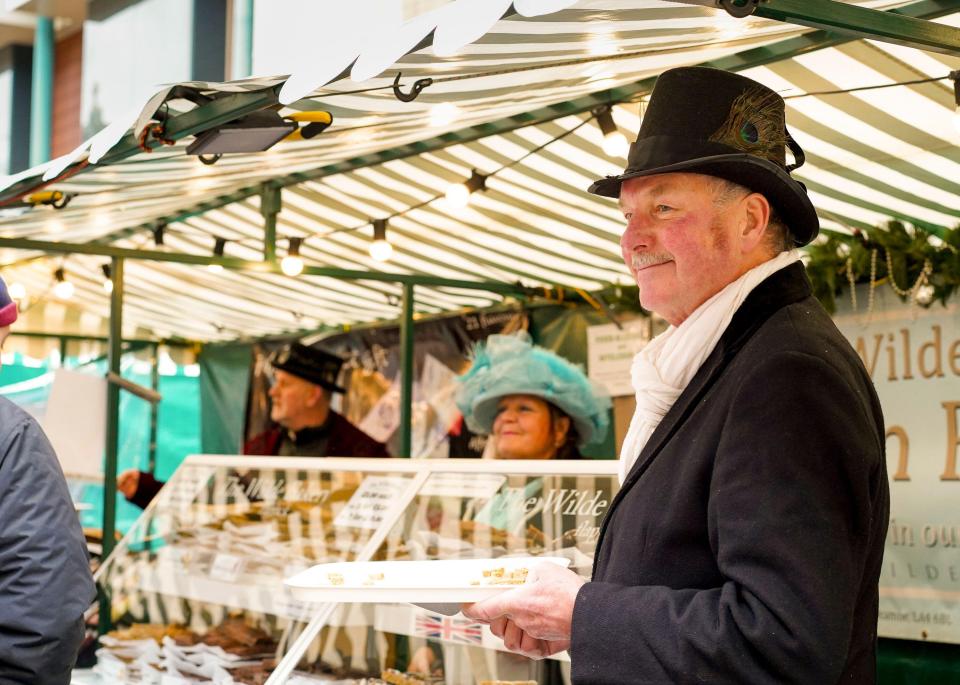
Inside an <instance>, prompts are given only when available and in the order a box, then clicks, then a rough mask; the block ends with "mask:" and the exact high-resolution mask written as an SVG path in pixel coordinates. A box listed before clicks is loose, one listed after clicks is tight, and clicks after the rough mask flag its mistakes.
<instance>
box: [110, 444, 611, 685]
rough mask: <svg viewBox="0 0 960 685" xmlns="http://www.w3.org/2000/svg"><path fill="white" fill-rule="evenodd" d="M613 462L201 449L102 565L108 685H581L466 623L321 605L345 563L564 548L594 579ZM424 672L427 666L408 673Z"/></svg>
mask: <svg viewBox="0 0 960 685" xmlns="http://www.w3.org/2000/svg"><path fill="white" fill-rule="evenodd" d="M616 468H617V465H616V462H615V461H594V460H583V461H544V462H533V461H500V460H498V461H492V460H477V459H436V460H409V459H345V458H296V457H293V458H284V457H232V456H231V457H224V456H193V457H189V458H188V459H187V460H186V461H185V462H184V463H183V465H182V466H181V467H180V468H179V469H178V470H177V472H176V473H175V474H174V476H173V478H171V480H170V481H169V482H168V483H167V485H166V486H165V487H164V489H163V490H162V491H161V492H160V494H159V495H158V496H157V498H156V499H155V500H154V501H153V502H152V503H151V504H150V506H149V507H148V508H147V509H146V510H145V511H144V513H143V515H142V516H141V517H140V518H139V519H138V520H137V522H136V524H135V525H134V526H133V527H132V528H131V530H130V531H129V533H128V534H127V535H126V536H125V537H124V539H123V540H122V541H121V542H120V543H119V544H118V546H117V548H116V549H115V550H114V552H113V554H112V555H111V556H110V558H109V559H108V560H107V561H106V562H105V563H104V565H103V566H102V567H101V569H100V571H99V573H98V580H99V582H100V584H101V586H102V587H103V588H104V590H105V591H106V592H107V593H108V596H109V598H110V602H111V607H112V620H113V623H114V624H115V625H116V626H117V628H116V629H115V630H114V631H111V633H109V634H107V635H105V636H103V637H102V638H101V643H102V648H101V649H100V651H99V652H98V665H97V667H96V671H97V673H99V674H100V675H101V676H102V677H103V679H104V680H106V681H107V682H130V683H162V684H163V685H179V684H181V683H205V682H211V683H217V684H218V685H227V684H229V683H270V685H273V684H274V683H284V682H288V683H297V684H299V685H303V684H304V683H314V682H328V683H329V682H337V683H363V682H367V683H380V682H394V683H442V682H446V683H470V682H483V681H490V682H497V681H527V682H529V681H535V682H551V683H552V682H556V683H561V682H568V681H569V677H568V675H567V674H568V672H569V668H568V665H567V664H566V663H564V662H565V661H567V657H566V655H565V654H562V655H558V656H557V657H556V658H555V659H551V660H547V661H544V662H533V661H530V660H528V659H525V658H523V657H519V656H516V655H512V654H509V653H507V652H505V651H502V647H503V646H502V643H501V641H500V640H499V639H498V638H496V637H494V636H493V635H492V634H491V633H490V632H489V631H488V630H487V629H486V627H484V626H481V625H479V624H476V623H473V622H471V621H469V620H467V619H465V618H464V617H463V616H462V615H455V616H446V615H443V614H439V613H436V612H434V611H431V610H429V609H425V608H420V607H416V606H413V605H409V604H315V603H308V602H303V601H298V600H297V599H295V598H294V597H293V596H292V595H291V594H290V592H289V591H288V590H287V589H286V588H285V587H284V584H283V580H284V578H285V577H289V576H291V575H294V574H296V573H298V572H300V571H302V570H304V569H306V568H308V567H309V566H311V565H314V564H318V563H326V562H335V561H341V562H343V561H347V562H349V561H369V560H395V561H402V560H427V559H464V558H488V557H501V556H541V555H546V556H562V557H566V558H567V559H569V560H570V565H571V568H572V569H574V570H575V571H576V572H578V573H580V574H582V575H583V576H584V577H589V574H590V569H591V564H592V560H593V552H594V549H595V545H596V541H597V537H598V536H599V530H600V524H601V521H602V519H603V516H604V514H605V513H606V510H607V508H608V506H609V504H610V502H611V501H612V499H613V496H614V494H615V491H616V487H617V478H616ZM411 668H413V669H415V670H416V671H417V674H413V673H411V672H410V669H411Z"/></svg>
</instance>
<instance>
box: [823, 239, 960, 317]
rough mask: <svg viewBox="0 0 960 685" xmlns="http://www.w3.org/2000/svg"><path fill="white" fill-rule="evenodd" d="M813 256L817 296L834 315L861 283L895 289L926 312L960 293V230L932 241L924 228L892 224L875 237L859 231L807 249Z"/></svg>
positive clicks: (827, 240) (853, 295) (898, 293)
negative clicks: (840, 297)
mask: <svg viewBox="0 0 960 685" xmlns="http://www.w3.org/2000/svg"><path fill="white" fill-rule="evenodd" d="M807 255H808V257H809V260H808V261H807V274H808V275H809V276H810V280H811V282H812V283H813V292H814V295H816V297H817V299H819V300H820V302H821V303H822V304H823V306H824V307H825V308H826V310H827V311H828V312H830V313H831V314H832V313H833V312H834V311H836V297H837V296H838V295H839V294H840V293H841V292H842V291H843V290H844V288H849V289H852V286H854V285H855V284H857V283H869V284H871V285H872V287H877V286H879V285H881V284H889V285H890V287H892V288H893V290H894V291H895V292H896V293H897V295H899V296H900V298H901V299H902V300H907V299H908V298H910V299H912V300H913V301H914V302H916V303H917V304H919V305H920V306H922V307H929V306H930V305H932V304H933V303H934V302H940V303H942V304H946V302H947V300H948V299H949V298H950V297H952V296H953V294H954V293H955V292H956V291H957V290H958V289H960V226H958V227H957V228H954V229H951V230H948V231H946V233H945V235H944V236H943V239H942V240H937V239H933V240H931V234H930V233H928V232H926V231H924V230H923V229H919V228H915V227H912V226H907V225H906V224H904V223H902V222H900V221H890V222H889V223H888V224H887V225H886V227H885V228H881V229H878V230H875V231H871V232H870V233H869V235H867V234H864V233H863V232H861V231H857V230H854V232H853V235H852V236H846V235H840V234H835V233H831V234H828V235H827V238H826V240H824V241H822V242H819V243H816V244H814V245H811V246H810V247H809V248H807ZM871 295H872V289H871ZM851 297H854V298H855V297H856V293H855V291H854V292H852V294H851ZM871 304H872V303H871ZM868 309H869V304H868Z"/></svg>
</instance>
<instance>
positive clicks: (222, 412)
mask: <svg viewBox="0 0 960 685" xmlns="http://www.w3.org/2000/svg"><path fill="white" fill-rule="evenodd" d="M199 362H200V426H201V429H200V436H201V437H200V443H201V451H203V452H204V453H205V454H239V453H240V452H241V447H242V446H243V430H244V424H245V422H246V416H247V395H248V393H249V389H250V364H251V363H252V362H253V346H252V345H249V344H241V343H237V344H224V345H204V346H203V350H202V351H201V352H200V357H199Z"/></svg>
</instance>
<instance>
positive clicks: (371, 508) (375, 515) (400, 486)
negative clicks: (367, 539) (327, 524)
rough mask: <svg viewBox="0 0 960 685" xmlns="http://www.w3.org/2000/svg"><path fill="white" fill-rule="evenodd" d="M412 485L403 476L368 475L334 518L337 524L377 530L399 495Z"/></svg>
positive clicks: (334, 523) (334, 522)
mask: <svg viewBox="0 0 960 685" xmlns="http://www.w3.org/2000/svg"><path fill="white" fill-rule="evenodd" d="M409 485H410V479H409V478H403V477H401V476H367V477H366V478H364V480H363V482H362V483H361V484H360V487H359V488H357V491H356V492H354V493H353V496H351V497H350V500H349V501H348V502H347V505H346V506H345V507H344V508H343V509H342V510H341V511H340V513H339V514H337V517H336V518H335V519H334V520H333V525H335V526H346V527H349V528H364V529H366V530H376V529H377V528H379V527H380V524H381V523H383V517H384V515H385V514H386V513H387V512H388V511H389V510H390V507H391V505H392V504H393V502H394V500H396V498H397V497H399V496H400V495H402V494H403V493H404V492H405V491H406V489H407V488H408V487H409Z"/></svg>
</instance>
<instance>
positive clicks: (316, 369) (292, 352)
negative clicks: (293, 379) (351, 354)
mask: <svg viewBox="0 0 960 685" xmlns="http://www.w3.org/2000/svg"><path fill="white" fill-rule="evenodd" d="M269 361H270V365H271V366H272V367H273V368H274V369H280V370H281V371H286V372H287V373H290V374H293V375H294V376H297V377H298V378H302V379H303V380H305V381H309V382H311V383H315V384H317V385H319V386H320V387H322V388H326V389H327V390H329V391H331V392H346V390H344V389H343V388H342V387H340V386H339V385H337V378H338V377H339V375H340V367H342V366H343V361H344V360H343V359H341V358H340V357H338V356H337V355H335V354H330V353H329V352H324V351H323V350H321V349H320V348H317V347H308V346H307V345H302V344H300V343H291V344H290V345H286V346H284V347H282V348H280V349H279V350H277V351H276V352H274V353H273V354H272V355H271V356H270V360H269Z"/></svg>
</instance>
